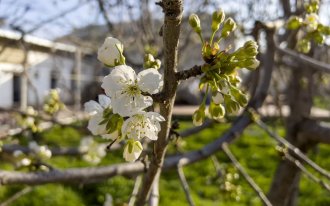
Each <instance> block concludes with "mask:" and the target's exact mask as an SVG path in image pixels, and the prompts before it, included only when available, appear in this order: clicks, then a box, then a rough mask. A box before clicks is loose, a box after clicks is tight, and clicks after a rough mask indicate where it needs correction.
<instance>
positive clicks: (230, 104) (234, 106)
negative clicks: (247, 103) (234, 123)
mask: <svg viewBox="0 0 330 206" xmlns="http://www.w3.org/2000/svg"><path fill="white" fill-rule="evenodd" d="M225 106H226V111H227V113H233V112H237V111H238V110H239V108H240V107H239V104H238V103H237V102H236V101H235V100H233V99H232V98H231V96H230V95H225Z"/></svg>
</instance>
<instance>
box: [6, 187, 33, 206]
mask: <svg viewBox="0 0 330 206" xmlns="http://www.w3.org/2000/svg"><path fill="white" fill-rule="evenodd" d="M32 190H33V187H25V188H23V189H22V190H20V191H18V192H17V193H15V194H14V195H13V196H11V197H10V198H8V199H7V200H5V201H4V202H2V203H1V204H0V206H8V205H11V203H13V202H14V201H15V200H17V199H19V198H20V197H22V196H23V195H25V194H27V193H29V192H31V191H32Z"/></svg>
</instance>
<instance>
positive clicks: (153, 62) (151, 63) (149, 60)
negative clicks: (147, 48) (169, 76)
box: [143, 54, 162, 69]
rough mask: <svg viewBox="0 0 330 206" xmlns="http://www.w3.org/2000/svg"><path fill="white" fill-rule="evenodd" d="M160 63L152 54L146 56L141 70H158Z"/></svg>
mask: <svg viewBox="0 0 330 206" xmlns="http://www.w3.org/2000/svg"><path fill="white" fill-rule="evenodd" d="M161 64H162V63H161V61H160V60H159V59H155V57H154V56H153V55H152V54H146V55H145V56H144V63H143V68H145V69H148V68H154V69H160V66H161Z"/></svg>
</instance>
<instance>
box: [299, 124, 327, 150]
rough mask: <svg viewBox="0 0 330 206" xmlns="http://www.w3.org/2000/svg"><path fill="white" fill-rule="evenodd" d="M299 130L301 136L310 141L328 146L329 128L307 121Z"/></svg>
mask: <svg viewBox="0 0 330 206" xmlns="http://www.w3.org/2000/svg"><path fill="white" fill-rule="evenodd" d="M299 129H300V130H299V131H300V132H301V133H302V135H304V136H306V137H307V138H308V139H310V140H312V141H315V142H320V143H326V144H330V127H327V126H323V125H321V123H318V122H316V121H315V120H310V119H308V120H305V121H303V122H302V123H301V125H300V127H299Z"/></svg>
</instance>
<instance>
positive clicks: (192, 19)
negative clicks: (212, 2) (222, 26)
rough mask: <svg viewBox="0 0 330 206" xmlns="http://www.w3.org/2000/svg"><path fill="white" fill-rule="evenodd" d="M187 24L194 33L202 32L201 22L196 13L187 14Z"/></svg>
mask: <svg viewBox="0 0 330 206" xmlns="http://www.w3.org/2000/svg"><path fill="white" fill-rule="evenodd" d="M189 24H190V26H191V27H192V28H193V29H194V30H195V32H196V33H198V34H200V33H201V32H202V29H201V22H200V20H199V17H198V16H197V14H191V15H190V16H189Z"/></svg>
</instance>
